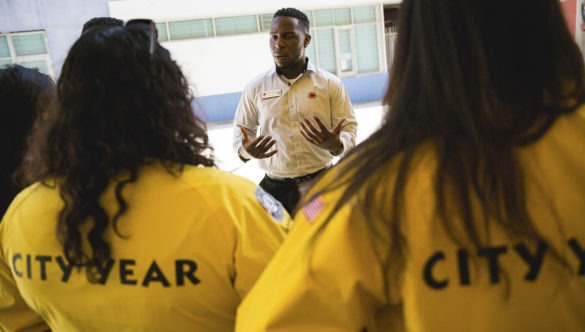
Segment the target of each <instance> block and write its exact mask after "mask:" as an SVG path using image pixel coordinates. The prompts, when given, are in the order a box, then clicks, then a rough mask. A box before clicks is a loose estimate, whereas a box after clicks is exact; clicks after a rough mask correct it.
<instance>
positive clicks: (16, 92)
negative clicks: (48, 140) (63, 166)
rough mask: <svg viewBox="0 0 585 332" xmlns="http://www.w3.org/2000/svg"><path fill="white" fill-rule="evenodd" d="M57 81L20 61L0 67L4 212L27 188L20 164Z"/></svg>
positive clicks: (0, 205)
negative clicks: (19, 170) (24, 186)
mask: <svg viewBox="0 0 585 332" xmlns="http://www.w3.org/2000/svg"><path fill="white" fill-rule="evenodd" d="M55 90H56V89H55V82H54V81H53V79H52V78H51V77H50V76H48V75H46V74H43V73H41V72H40V71H39V70H38V69H32V68H27V67H23V66H21V65H18V64H14V65H9V66H7V67H5V68H2V69H0V107H1V108H2V112H1V113H2V118H3V120H2V128H0V155H1V156H2V158H0V216H2V215H4V212H5V211H6V209H7V208H8V205H9V204H10V202H11V201H12V199H13V198H14V196H16V194H17V193H18V192H19V191H20V190H22V189H23V185H21V184H20V182H19V181H17V178H16V177H15V175H17V169H18V166H19V165H20V164H21V162H22V158H23V155H24V152H25V149H26V141H27V137H28V136H29V134H30V132H31V130H32V129H33V126H34V124H35V120H36V119H37V117H38V116H42V114H43V113H44V112H45V110H48V109H49V108H50V105H51V104H52V102H53V101H54V99H55Z"/></svg>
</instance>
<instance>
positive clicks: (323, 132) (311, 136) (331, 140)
mask: <svg viewBox="0 0 585 332" xmlns="http://www.w3.org/2000/svg"><path fill="white" fill-rule="evenodd" d="M313 118H314V119H315V122H316V123H317V127H315V126H314V125H313V123H312V122H311V121H310V120H309V119H304V120H303V121H302V122H301V135H303V137H304V138H305V139H306V140H307V141H309V142H311V143H313V144H315V145H317V146H318V147H320V148H321V149H325V150H328V151H329V152H331V154H333V155H335V156H337V155H339V154H340V153H341V152H343V143H341V140H340V139H339V133H340V132H341V125H342V124H343V123H344V122H345V118H342V119H341V120H339V122H338V123H337V125H335V127H334V128H333V129H331V130H329V129H327V127H325V124H324V123H323V122H322V121H321V119H319V118H318V117H317V116H314V117H313Z"/></svg>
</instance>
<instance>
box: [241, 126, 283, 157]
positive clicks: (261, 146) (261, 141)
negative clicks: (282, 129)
mask: <svg viewBox="0 0 585 332" xmlns="http://www.w3.org/2000/svg"><path fill="white" fill-rule="evenodd" d="M240 131H241V132H242V135H244V137H242V147H243V148H244V150H246V152H248V154H250V155H251V156H252V157H254V158H256V159H264V158H269V157H272V156H273V155H274V154H275V153H276V152H278V150H273V151H270V152H268V150H270V148H272V146H273V145H274V144H275V143H276V141H275V140H273V139H272V136H266V137H264V136H262V135H261V136H258V137H257V138H256V139H255V140H253V141H250V139H249V138H248V132H247V131H246V129H245V128H242V127H240Z"/></svg>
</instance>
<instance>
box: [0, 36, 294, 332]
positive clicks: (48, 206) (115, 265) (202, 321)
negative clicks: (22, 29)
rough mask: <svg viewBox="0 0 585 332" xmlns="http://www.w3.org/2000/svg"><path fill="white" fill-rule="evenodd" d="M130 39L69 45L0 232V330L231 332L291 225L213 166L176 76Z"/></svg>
mask: <svg viewBox="0 0 585 332" xmlns="http://www.w3.org/2000/svg"><path fill="white" fill-rule="evenodd" d="M150 42H152V39H149V38H148V37H147V35H146V34H145V33H143V32H141V31H137V30H135V29H128V28H124V27H111V28H104V29H92V30H90V31H88V32H86V33H84V34H82V35H81V37H80V38H79V40H77V41H76V42H75V43H74V44H73V46H72V47H71V49H70V51H69V53H68V55H67V58H66V60H65V62H64V65H63V69H62V72H61V76H60V77H59V79H58V82H57V94H58V105H57V106H58V107H56V108H55V109H53V110H51V111H50V112H49V114H48V116H47V119H46V120H45V122H44V123H43V125H42V126H39V127H38V128H37V129H36V130H35V131H33V136H32V137H31V139H30V145H29V150H28V151H27V158H26V163H25V164H24V166H23V169H24V172H23V174H25V175H27V176H28V177H27V178H26V179H27V180H28V181H29V182H30V183H32V184H31V185H30V186H29V187H27V188H26V189H24V190H23V191H22V192H21V193H20V194H19V195H18V196H17V197H16V198H15V200H14V201H13V203H12V204H11V205H10V207H9V208H8V211H7V213H6V214H5V216H4V219H3V220H2V223H1V224H0V286H1V287H2V296H1V297H0V329H2V330H8V331H13V330H19V329H24V328H26V327H31V328H32V327H38V328H47V327H48V328H50V329H51V330H53V331H122V330H138V331H145V330H152V331H192V330H201V331H232V330H233V328H234V321H235V311H236V307H237V306H238V305H239V303H240V301H241V300H242V299H243V298H244V296H245V295H246V293H247V292H248V290H249V289H250V288H251V286H252V285H253V284H254V282H255V280H256V278H257V277H258V275H259V274H260V272H261V271H262V269H263V268H264V266H265V265H266V264H267V263H268V261H269V259H270V258H271V257H272V255H273V254H274V252H275V251H276V249H277V248H278V247H279V245H280V243H281V241H282V240H283V238H284V233H283V230H282V224H283V223H289V222H290V220H289V216H288V215H287V214H286V211H284V209H283V208H282V206H281V205H280V204H278V202H277V201H276V200H275V199H274V198H272V197H271V196H270V195H268V194H266V193H265V192H264V191H262V190H261V189H260V188H258V187H257V186H256V185H255V184H254V183H253V182H252V181H250V180H248V179H245V178H243V177H239V176H235V175H232V174H229V173H226V172H223V171H220V170H218V169H217V168H215V161H214V157H213V151H212V148H211V146H210V145H209V140H208V136H207V132H206V127H205V123H204V122H203V121H202V120H201V119H200V118H198V117H197V116H196V115H195V114H194V112H193V110H192V107H191V102H192V95H191V92H190V90H189V86H188V82H187V80H186V78H185V76H184V75H183V73H182V72H181V70H180V68H179V66H178V65H177V64H176V63H175V62H173V61H172V60H171V59H170V58H169V57H167V56H165V55H164V54H162V53H161V52H160V51H159V50H158V49H157V48H154V52H153V53H151V52H150V51H149V50H151V49H152V48H151V45H149V43H150Z"/></svg>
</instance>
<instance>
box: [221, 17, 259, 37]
mask: <svg viewBox="0 0 585 332" xmlns="http://www.w3.org/2000/svg"><path fill="white" fill-rule="evenodd" d="M215 30H216V32H217V35H218V36H227V35H238V34H242V33H254V32H258V23H257V21H256V15H248V16H234V17H220V18H216V19H215Z"/></svg>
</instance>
